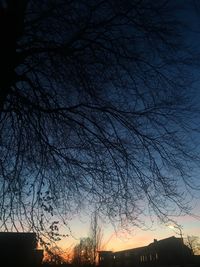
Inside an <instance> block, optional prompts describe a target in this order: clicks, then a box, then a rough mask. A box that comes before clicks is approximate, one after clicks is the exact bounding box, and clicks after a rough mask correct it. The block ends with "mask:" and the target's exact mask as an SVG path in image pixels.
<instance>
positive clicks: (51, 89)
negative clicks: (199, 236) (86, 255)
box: [0, 0, 199, 236]
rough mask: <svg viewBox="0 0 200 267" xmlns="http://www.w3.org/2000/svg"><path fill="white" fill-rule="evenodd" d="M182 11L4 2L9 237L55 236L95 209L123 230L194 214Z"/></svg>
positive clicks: (2, 124)
mask: <svg viewBox="0 0 200 267" xmlns="http://www.w3.org/2000/svg"><path fill="white" fill-rule="evenodd" d="M175 2H176V1H175ZM174 8H175V7H174V1H164V0H159V1H157V0H155V1H151V0H131V1H130V0H124V1H117V0H106V1H104V0H96V1H93V0H75V1H71V0H57V1H52V0H43V1H41V0H34V1H32V0H7V1H1V2H0V34H1V42H0V58H1V60H0V69H1V79H0V112H1V114H0V154H1V159H0V200H1V201H0V203H1V204H0V219H1V227H4V228H8V227H14V228H18V227H22V228H23V227H28V228H29V229H32V230H36V231H40V230H44V229H45V222H46V221H49V217H51V216H52V215H56V216H57V217H58V216H60V218H62V219H63V221H64V222H66V221H67V219H68V218H69V217H70V216H71V215H73V213H74V212H76V211H79V210H80V208H82V207H83V205H84V204H87V203H92V204H95V205H96V207H97V210H98V212H99V213H100V214H101V215H102V216H106V217H108V218H109V219H110V220H111V221H113V222H115V221H120V222H121V224H122V225H125V224H126V223H130V222H131V223H133V225H135V226H141V223H142V219H143V215H145V214H150V215H151V214H156V215H157V216H158V217H159V218H160V219H161V220H167V219H169V218H170V216H172V215H174V214H177V213H182V212H188V209H187V205H186V204H187V203H186V201H185V194H186V190H187V189H188V188H191V187H192V186H194V184H193V181H192V180H190V178H191V177H190V175H191V174H192V173H191V169H194V166H195V164H198V160H199V158H198V154H197V153H196V150H195V147H194V146H193V143H192V138H191V137H192V136H193V135H192V131H193V130H194V124H195V115H194V112H195V111H194V106H193V103H192V102H190V89H191V88H190V86H191V82H192V76H191V64H192V56H191V51H189V49H188V48H187V47H185V45H184V44H185V42H184V39H183V36H182V33H183V28H182V27H183V26H184V25H182V24H181V23H179V21H178V18H177V17H176V16H175V12H173V9H174ZM54 230H57V229H54ZM54 232H55V231H54ZM52 236H53V234H52Z"/></svg>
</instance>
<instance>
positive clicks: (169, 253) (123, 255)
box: [99, 236, 193, 267]
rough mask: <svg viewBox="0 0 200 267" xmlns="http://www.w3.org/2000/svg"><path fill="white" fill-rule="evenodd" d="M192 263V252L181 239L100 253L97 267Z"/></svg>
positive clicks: (167, 239)
mask: <svg viewBox="0 0 200 267" xmlns="http://www.w3.org/2000/svg"><path fill="white" fill-rule="evenodd" d="M192 262H193V256H192V251H191V249H190V248H188V247H187V246H186V245H184V243H183V239H182V238H176V237H174V236H172V237H169V238H165V239H162V240H159V241H158V240H156V239H154V242H153V243H150V244H149V245H147V246H144V247H139V248H133V249H128V250H123V251H117V252H112V251H100V252H99V267H137V266H144V267H145V266H148V267H149V266H173V265H176V266H184V265H185V264H191V263H192Z"/></svg>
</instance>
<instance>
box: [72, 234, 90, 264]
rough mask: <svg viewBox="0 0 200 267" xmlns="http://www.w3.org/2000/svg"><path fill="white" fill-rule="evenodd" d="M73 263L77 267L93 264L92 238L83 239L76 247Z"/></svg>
mask: <svg viewBox="0 0 200 267" xmlns="http://www.w3.org/2000/svg"><path fill="white" fill-rule="evenodd" d="M73 263H74V264H75V265H76V266H83V265H92V264H93V240H92V239H91V238H90V237H85V238H81V240H80V242H79V244H77V245H76V246H75V247H74V253H73Z"/></svg>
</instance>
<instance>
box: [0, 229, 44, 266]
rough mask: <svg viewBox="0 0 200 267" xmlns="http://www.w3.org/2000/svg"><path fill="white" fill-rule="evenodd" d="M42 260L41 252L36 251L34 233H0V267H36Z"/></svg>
mask: <svg viewBox="0 0 200 267" xmlns="http://www.w3.org/2000/svg"><path fill="white" fill-rule="evenodd" d="M42 259H43V250H38V249H37V238H36V234H35V233H19V232H17V233H13V232H1V233H0V266H2V267H38V266H40V265H41V263H42Z"/></svg>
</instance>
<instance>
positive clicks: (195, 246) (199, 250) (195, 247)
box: [185, 236, 200, 255]
mask: <svg viewBox="0 0 200 267" xmlns="http://www.w3.org/2000/svg"><path fill="white" fill-rule="evenodd" d="M185 244H186V245H187V246H188V247H189V248H190V249H191V251H192V253H193V255H199V254H200V242H199V237H198V236H187V238H186V239H185Z"/></svg>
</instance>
